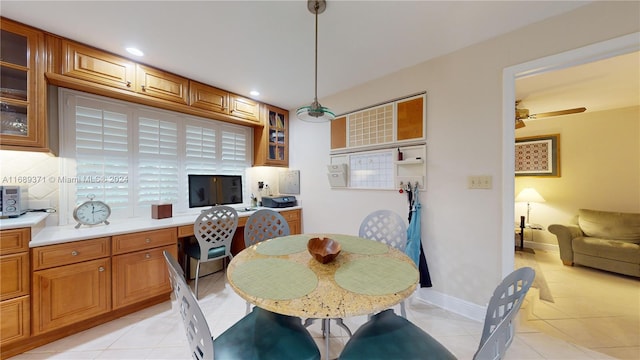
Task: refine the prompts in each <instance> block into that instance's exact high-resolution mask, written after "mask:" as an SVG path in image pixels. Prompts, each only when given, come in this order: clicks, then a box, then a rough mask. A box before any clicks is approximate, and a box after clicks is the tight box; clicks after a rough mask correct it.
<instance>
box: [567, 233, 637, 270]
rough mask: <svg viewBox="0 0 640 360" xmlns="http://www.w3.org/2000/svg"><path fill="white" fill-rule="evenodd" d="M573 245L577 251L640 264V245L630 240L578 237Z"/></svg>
mask: <svg viewBox="0 0 640 360" xmlns="http://www.w3.org/2000/svg"><path fill="white" fill-rule="evenodd" d="M572 247H573V251H574V252H576V253H580V254H586V255H591V256H595V257H599V258H605V259H612V260H617V261H624V262H630V263H634V264H640V245H638V244H634V243H631V242H628V241H619V240H610V239H602V238H597V237H578V238H575V239H573V242H572Z"/></svg>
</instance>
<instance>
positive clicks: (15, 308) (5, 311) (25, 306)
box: [0, 296, 31, 345]
mask: <svg viewBox="0 0 640 360" xmlns="http://www.w3.org/2000/svg"><path fill="white" fill-rule="evenodd" d="M30 314H31V312H30V311H29V296H22V297H19V298H15V299H11V300H6V301H3V302H0V319H2V321H0V334H2V336H1V337H0V339H1V340H0V345H6V344H9V343H12V342H14V341H18V340H22V339H26V338H28V337H29V332H30V330H29V329H30V326H29V324H30V323H31V319H30Z"/></svg>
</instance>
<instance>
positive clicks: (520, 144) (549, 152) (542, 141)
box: [515, 134, 560, 177]
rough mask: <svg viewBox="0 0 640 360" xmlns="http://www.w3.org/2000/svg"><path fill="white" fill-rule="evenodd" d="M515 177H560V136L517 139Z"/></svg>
mask: <svg viewBox="0 0 640 360" xmlns="http://www.w3.org/2000/svg"><path fill="white" fill-rule="evenodd" d="M515 147H516V148H515V155H516V156H515V158H516V159H515V176H539V177H560V134H551V135H541V136H529V137H522V138H517V139H516V143H515Z"/></svg>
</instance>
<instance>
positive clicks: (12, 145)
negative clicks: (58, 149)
mask: <svg viewBox="0 0 640 360" xmlns="http://www.w3.org/2000/svg"><path fill="white" fill-rule="evenodd" d="M0 21H1V23H0V25H1V26H0V115H1V121H0V145H1V146H2V148H3V149H15V150H43V151H46V150H48V149H47V128H46V113H45V110H44V109H45V105H46V104H45V88H46V86H45V83H44V81H45V80H44V59H43V56H44V53H45V52H44V34H43V33H42V32H41V31H39V30H36V29H33V28H30V27H28V26H25V25H21V24H19V23H15V22H13V21H9V20H7V19H4V18H3V19H1V20H0Z"/></svg>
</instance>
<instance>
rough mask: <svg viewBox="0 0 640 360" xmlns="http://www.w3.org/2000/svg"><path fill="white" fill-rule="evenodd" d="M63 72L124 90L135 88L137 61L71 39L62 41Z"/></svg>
mask: <svg viewBox="0 0 640 360" xmlns="http://www.w3.org/2000/svg"><path fill="white" fill-rule="evenodd" d="M62 49H63V54H64V56H65V61H63V63H62V74H63V75H67V76H72V77H75V78H77V79H82V80H88V81H91V82H94V83H98V84H103V85H107V86H111V87H115V88H119V89H123V90H129V91H134V90H135V79H136V77H135V71H136V67H135V63H133V62H132V61H129V60H127V59H125V58H121V57H118V56H114V55H111V54H107V53H105V52H102V51H99V50H96V49H93V48H91V47H88V46H84V45H80V44H77V43H74V42H71V41H67V40H63V41H62Z"/></svg>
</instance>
